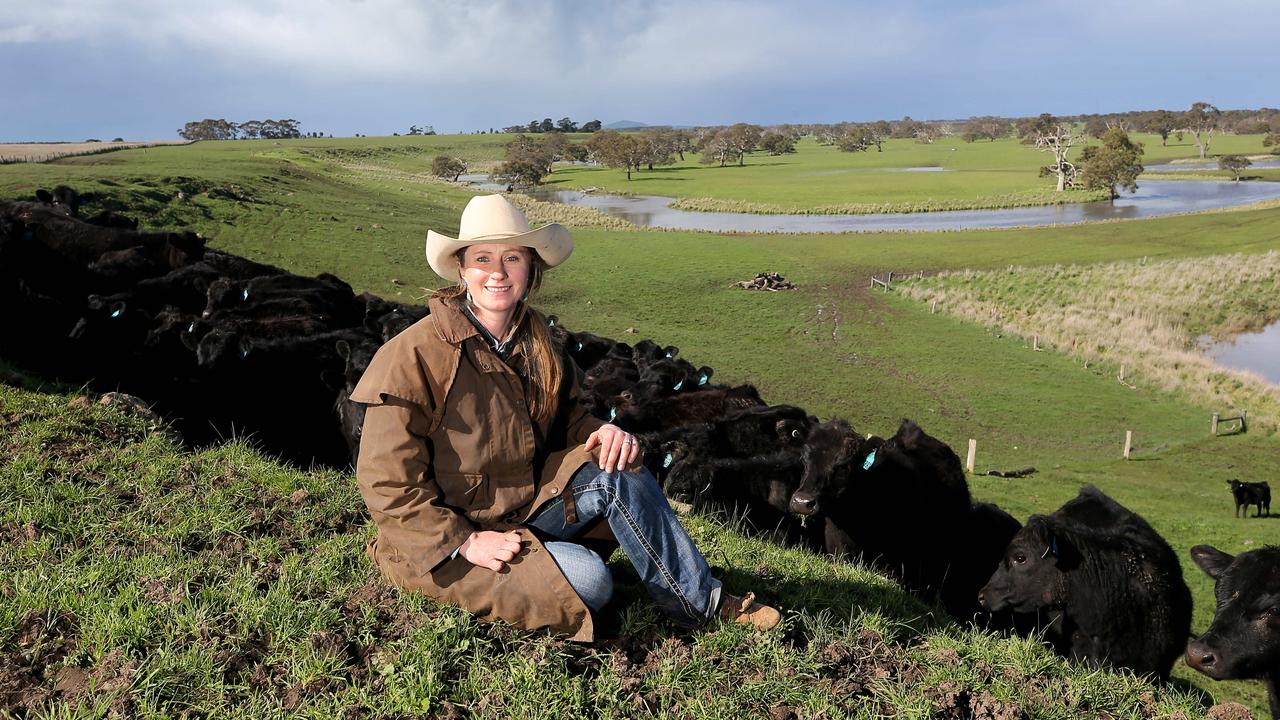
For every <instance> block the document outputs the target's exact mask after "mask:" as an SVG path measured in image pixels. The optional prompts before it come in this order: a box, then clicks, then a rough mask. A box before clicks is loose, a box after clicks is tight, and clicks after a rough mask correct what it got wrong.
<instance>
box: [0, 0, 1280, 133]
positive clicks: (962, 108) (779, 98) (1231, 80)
mask: <svg viewBox="0 0 1280 720" xmlns="http://www.w3.org/2000/svg"><path fill="white" fill-rule="evenodd" d="M1276 28H1280V1H1277V0H1215V1H1214V2H1211V3H1206V2H1203V0H1129V1H1128V2H1117V1H1116V0H1072V2H1069V3H1067V2H1061V1H1060V0H1059V1H1055V2H1047V1H1042V0H1008V1H1006V0H974V1H972V2H965V0H920V1H916V2H913V1H911V0H898V1H897V2H866V1H863V0H847V1H843V2H842V1H840V0H786V1H778V2H774V1H771V0H770V1H765V0H759V1H740V0H608V1H602V2H591V1H589V0H572V1H568V0H566V1H561V0H252V1H250V0H218V1H217V2H210V3H198V4H196V3H185V2H172V1H171V0H170V1H166V2H156V1H153V0H41V2H39V3H36V2H30V1H24V0H0V88H3V94H2V95H0V142H21V141H57V140H70V141H80V140H84V139H87V138H99V139H104V140H109V139H111V138H114V137H123V138H125V139H128V140H159V139H166V138H175V137H177V130H178V129H179V128H181V127H182V126H183V124H184V123H186V122H188V121H191V120H199V119H201V118H206V117H209V118H225V119H227V120H231V121H235V122H239V121H244V120H261V119H268V118H270V119H281V118H293V119H296V120H298V121H299V122H300V123H301V129H302V130H303V131H304V132H312V131H317V132H322V133H325V134H330V133H332V134H334V135H337V136H342V135H353V134H355V133H362V134H365V135H389V134H391V133H392V132H400V133H405V132H407V131H408V129H409V127H410V126H411V125H419V126H424V125H430V126H432V127H433V128H435V129H436V130H437V131H438V132H442V133H455V132H471V131H475V130H487V129H489V128H502V127H504V126H507V125H514V124H523V123H527V122H528V121H530V120H540V119H542V118H544V117H550V118H551V119H552V120H559V119H560V118H562V117H570V118H572V119H573V120H574V121H577V122H585V121H587V120H592V119H598V120H601V121H603V122H604V123H606V124H608V123H611V122H615V121H619V120H631V121H637V122H643V123H647V124H671V125H717V124H728V123H734V122H753V123H758V124H764V125H768V124H777V123H798V122H838V121H868V120H877V119H895V118H901V117H903V116H907V115H909V116H911V117H913V118H916V119H961V118H966V117H970V116H973V115H1004V116H1025V115H1036V114H1039V113H1041V112H1050V113H1054V114H1073V115H1074V114H1083V113H1105V112H1119V111H1124V110H1139V109H1155V108H1165V109H1170V110H1182V109H1186V108H1187V107H1189V106H1190V105H1191V103H1193V102H1196V101H1201V100H1203V101H1207V102H1211V103H1213V104H1215V105H1217V106H1218V107H1220V108H1222V109H1235V108H1258V107H1276V106H1280V92H1278V91H1280V72H1277V71H1280V53H1277V52H1275V51H1274V48H1275V46H1276V41H1275V31H1276Z"/></svg>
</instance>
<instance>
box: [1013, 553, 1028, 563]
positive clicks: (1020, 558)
mask: <svg viewBox="0 0 1280 720" xmlns="http://www.w3.org/2000/svg"><path fill="white" fill-rule="evenodd" d="M1026 561H1027V556H1026V555H1024V554H1023V553H1014V555H1013V564H1014V565H1021V564H1023V563H1025V562H1026Z"/></svg>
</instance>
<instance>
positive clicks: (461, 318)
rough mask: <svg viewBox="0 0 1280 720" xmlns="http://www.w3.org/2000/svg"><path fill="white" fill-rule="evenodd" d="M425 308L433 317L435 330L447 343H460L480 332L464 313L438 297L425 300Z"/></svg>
mask: <svg viewBox="0 0 1280 720" xmlns="http://www.w3.org/2000/svg"><path fill="white" fill-rule="evenodd" d="M427 308H428V309H429V310H430V311H431V317H433V318H435V322H436V332H438V333H439V334H440V339H441V340H444V341H445V342H447V343H450V344H452V345H461V344H462V341H463V340H466V339H467V338H469V337H473V336H475V335H479V334H480V331H478V330H476V326H475V325H472V324H471V321H470V320H468V319H467V316H466V315H463V314H462V312H461V311H460V310H458V309H457V308H455V307H453V306H452V305H450V304H449V303H446V302H444V301H443V300H440V299H439V298H434V297H433V298H431V299H429V300H427Z"/></svg>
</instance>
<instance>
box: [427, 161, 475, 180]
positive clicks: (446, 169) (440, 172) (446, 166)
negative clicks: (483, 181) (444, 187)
mask: <svg viewBox="0 0 1280 720" xmlns="http://www.w3.org/2000/svg"><path fill="white" fill-rule="evenodd" d="M466 171H467V164H466V163H465V162H463V161H462V160H461V159H460V158H456V157H453V156H452V155H437V156H436V157H435V159H434V160H432V161H431V174H432V175H435V176H436V177H442V178H447V179H449V180H452V181H454V182H457V181H458V178H459V177H460V176H461V175H462V173H464V172H466Z"/></svg>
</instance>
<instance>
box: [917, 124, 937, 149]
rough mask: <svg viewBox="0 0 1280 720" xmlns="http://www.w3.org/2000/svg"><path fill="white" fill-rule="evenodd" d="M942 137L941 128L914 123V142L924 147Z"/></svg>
mask: <svg viewBox="0 0 1280 720" xmlns="http://www.w3.org/2000/svg"><path fill="white" fill-rule="evenodd" d="M940 135H942V128H941V127H940V126H938V125H934V124H931V123H916V133H915V137H916V142H918V143H922V144H924V145H932V144H933V141H934V140H936V139H938V136H940Z"/></svg>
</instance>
